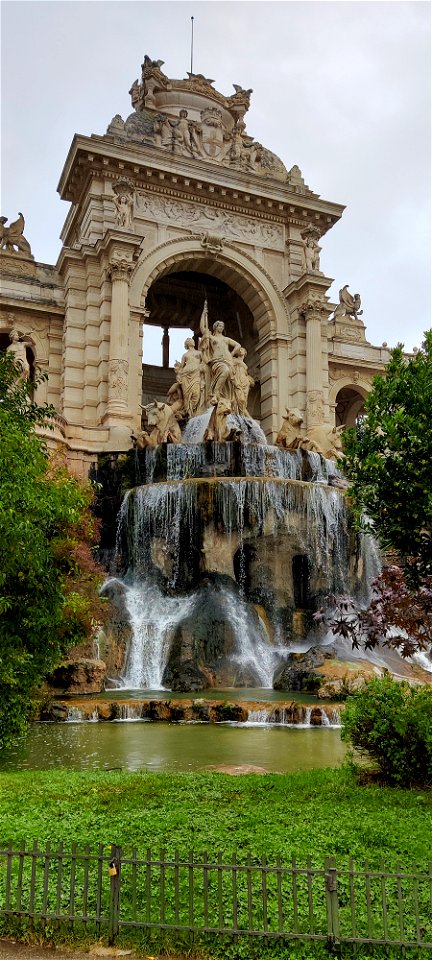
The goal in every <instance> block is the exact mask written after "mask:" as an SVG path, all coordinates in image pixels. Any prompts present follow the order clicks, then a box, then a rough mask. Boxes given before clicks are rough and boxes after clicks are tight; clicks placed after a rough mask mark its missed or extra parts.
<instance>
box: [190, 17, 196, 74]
mask: <svg viewBox="0 0 432 960" xmlns="http://www.w3.org/2000/svg"><path fill="white" fill-rule="evenodd" d="M194 19H195V18H194V17H191V68H190V72H191V74H192V73H193V41H194V36H193V28H194Z"/></svg>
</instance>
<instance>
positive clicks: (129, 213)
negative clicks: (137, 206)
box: [113, 180, 134, 228]
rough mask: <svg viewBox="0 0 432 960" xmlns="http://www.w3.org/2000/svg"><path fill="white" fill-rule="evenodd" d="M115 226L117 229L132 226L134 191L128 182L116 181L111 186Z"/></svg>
mask: <svg viewBox="0 0 432 960" xmlns="http://www.w3.org/2000/svg"><path fill="white" fill-rule="evenodd" d="M113 193H114V206H115V208H116V224H117V226H118V227H128V228H130V227H131V226H132V217H133V205H134V189H133V186H132V184H131V183H130V181H129V180H118V181H117V183H115V184H114V185H113Z"/></svg>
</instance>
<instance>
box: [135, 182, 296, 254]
mask: <svg viewBox="0 0 432 960" xmlns="http://www.w3.org/2000/svg"><path fill="white" fill-rule="evenodd" d="M135 215H136V216H141V217H144V218H145V219H148V220H156V221H158V222H162V223H167V224H172V223H175V224H176V225H179V226H182V227H189V228H195V227H197V228H202V230H203V231H204V232H206V231H208V232H209V233H211V234H212V235H215V234H220V235H223V236H224V237H228V238H230V239H232V240H241V241H243V242H244V243H253V244H258V245H259V246H271V247H273V248H276V249H278V250H282V249H283V247H284V232H283V227H282V226H279V225H278V224H272V223H262V222H261V221H259V220H255V219H253V218H252V217H244V216H242V215H241V214H233V213H230V212H229V211H226V210H220V209H217V208H216V207H212V206H210V205H202V204H195V203H189V202H188V201H185V202H180V201H178V200H174V199H171V198H170V197H157V196H154V195H153V194H148V193H144V192H143V191H137V194H136V200H135Z"/></svg>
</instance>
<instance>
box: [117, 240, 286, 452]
mask: <svg viewBox="0 0 432 960" xmlns="http://www.w3.org/2000/svg"><path fill="white" fill-rule="evenodd" d="M213 240H214V241H215V242H214V245H213V246H212V247H211V248H210V246H209V242H208V241H207V240H206V238H203V237H202V236H189V237H183V238H182V239H173V240H169V241H167V242H166V243H164V244H161V245H160V246H159V247H157V248H156V249H153V250H152V252H151V253H150V254H148V255H147V256H143V257H142V258H141V260H140V261H139V263H138V264H137V266H136V268H135V271H134V274H133V277H132V280H131V285H130V306H131V313H132V315H136V316H137V317H142V316H143V313H144V316H145V321H144V323H149V322H150V323H152V322H156V323H157V325H158V326H161V327H162V330H165V329H166V328H169V326H179V327H181V328H183V329H184V330H185V334H186V335H189V334H188V331H189V330H192V331H193V333H195V334H196V335H197V334H198V332H199V319H200V316H201V312H202V307H203V303H204V298H205V296H206V295H207V296H208V299H209V320H210V324H212V323H213V322H214V320H215V319H217V318H218V319H219V318H221V319H223V320H224V323H225V325H226V333H227V335H228V336H231V337H232V338H233V339H236V340H239V341H240V342H241V343H242V345H243V346H244V347H245V348H246V350H247V351H248V357H247V363H248V367H249V369H250V370H251V371H252V375H253V376H254V377H255V379H256V381H257V384H256V387H255V388H254V390H253V391H252V392H251V409H250V412H251V414H252V415H253V416H255V417H256V418H257V419H260V420H261V422H262V426H263V429H264V430H265V431H266V432H267V433H268V434H271V433H272V431H274V432H277V429H278V427H279V423H280V420H281V418H282V416H283V412H284V402H286V400H285V398H284V401H283V402H282V400H281V401H280V402H279V397H277V400H276V401H274V398H273V400H272V399H271V398H272V393H273V392H275V391H276V385H277V383H278V382H280V379H281V377H282V376H283V375H285V376H286V373H285V371H286V366H287V363H288V361H289V356H288V350H289V348H288V341H289V339H290V337H289V320H288V310H287V305H286V301H285V300H284V298H283V295H282V293H281V291H279V290H278V288H277V287H276V285H275V284H274V282H273V280H272V278H271V277H270V275H269V274H268V273H267V272H266V271H265V269H264V268H263V267H262V266H261V265H260V264H258V263H257V262H256V261H255V260H254V259H253V257H252V256H250V255H249V254H248V253H246V252H245V251H244V250H241V249H240V248H239V247H238V245H237V244H235V243H233V242H230V241H225V240H222V239H219V238H213ZM173 301H176V306H177V307H179V309H178V311H177V314H176V311H175V310H173V314H172V316H171V317H169V316H168V314H169V312H170V310H169V308H170V304H171V306H172V305H173ZM213 311H214V314H213ZM221 312H222V313H225V314H226V315H225V316H223V317H220V314H221ZM167 320H170V323H169V324H168V323H167V322H165V321H167ZM161 321H163V322H161ZM173 321H174V322H173ZM179 321H180V322H179ZM167 333H168V335H169V329H168V330H167ZM144 335H145V326H144ZM137 346H138V343H137ZM143 355H144V358H145V344H144V351H143ZM165 361H166V354H165ZM281 364H283V366H284V370H282V366H281ZM264 365H266V366H267V370H266V376H265V383H263V379H264V378H263V377H262V370H263V367H264ZM270 365H271V368H270ZM267 371H268V372H267ZM146 373H147V384H146V388H145V390H144V397H145V400H146V401H147V397H148V395H149V394H150V393H151V392H153V396H155V395H156V396H158V392H157V391H156V392H155V387H157V386H158V385H159V387H160V389H161V390H162V389H163V396H166V389H165V388H168V387H169V386H170V384H171V383H172V381H173V379H174V375H173V371H172V368H170V364H169V363H168V366H165V370H164V364H163V362H162V363H161V367H160V368H158V372H157V373H156V370H155V368H153V374H152V371H146ZM254 392H255V396H254V395H253V394H254ZM159 398H160V399H163V397H162V396H161V395H160V393H159ZM150 399H152V397H150ZM279 408H280V409H279ZM267 410H268V411H269V412H268V413H267ZM264 421H265V422H264Z"/></svg>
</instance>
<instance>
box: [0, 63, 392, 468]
mask: <svg viewBox="0 0 432 960" xmlns="http://www.w3.org/2000/svg"><path fill="white" fill-rule="evenodd" d="M163 66H164V64H163V61H161V60H151V59H150V58H149V57H148V56H146V57H145V58H144V63H143V64H142V72H141V76H140V78H139V79H137V80H135V81H134V83H133V84H132V87H131V90H130V95H131V101H132V113H131V114H130V116H129V117H127V119H126V120H123V118H122V117H121V116H119V115H116V116H114V117H113V119H112V120H111V122H110V123H109V126H108V128H107V131H106V133H105V134H102V135H92V136H90V137H88V136H81V135H79V134H77V135H75V137H74V138H73V141H72V144H71V147H70V150H69V154H68V156H67V159H66V163H65V166H64V169H63V172H62V174H61V177H60V183H59V186H58V190H59V193H60V196H61V197H62V198H63V199H64V200H65V201H68V202H69V203H70V209H69V213H68V215H67V217H66V221H65V224H64V228H63V231H62V234H61V239H62V249H61V252H60V256H59V259H58V262H57V264H56V265H55V266H53V265H48V264H44V263H39V262H37V260H36V259H35V258H34V256H33V254H32V251H31V247H30V244H29V238H26V237H25V236H24V231H25V223H24V217H23V215H22V214H19V216H18V218H17V219H15V220H13V222H12V223H9V225H8V220H7V218H5V217H2V218H1V241H0V247H1V249H0V271H1V304H0V306H1V315H0V348H3V349H10V350H11V351H12V352H14V353H15V355H17V354H18V352H19V351H20V352H21V354H22V353H23V351H24V354H25V357H26V361H27V365H28V369H29V371H30V373H29V375H33V373H34V371H35V370H37V369H39V370H41V371H43V372H46V373H47V374H48V379H47V380H46V381H45V382H43V383H41V384H40V385H39V386H38V387H37V390H36V393H37V399H38V400H39V401H40V402H43V401H45V400H47V401H49V402H51V403H53V404H54V406H55V408H56V410H57V412H58V417H57V424H56V433H55V438H56V440H57V441H58V442H62V443H63V444H64V445H65V449H66V452H67V457H68V460H69V462H70V464H71V466H72V468H73V469H75V470H76V471H77V472H79V473H81V474H82V475H86V474H87V472H88V469H89V466H90V465H91V464H92V463H94V462H95V460H96V459H97V457H98V455H99V454H102V453H108V452H116V451H125V450H128V449H130V447H131V445H132V443H133V439H132V437H136V436H137V435H138V433H139V431H140V430H141V429H142V427H143V408H145V407H146V405H147V404H148V403H149V402H150V401H153V400H154V399H156V400H158V401H160V402H165V401H166V400H167V396H168V395H169V391H170V389H171V388H172V387H173V384H174V383H175V381H176V370H175V369H174V366H173V358H172V357H171V356H170V332H171V331H172V330H173V328H178V329H181V330H183V331H184V335H185V339H186V338H189V339H192V340H193V341H194V349H195V350H198V353H199V351H200V344H201V340H202V336H203V334H202V317H203V308H204V304H206V310H207V317H208V324H209V329H211V327H212V325H213V324H214V323H219V324H220V323H221V322H223V324H224V335H226V337H228V338H230V339H231V340H232V341H235V342H236V343H237V344H241V345H242V348H243V359H244V362H245V364H247V372H248V375H249V377H250V388H249V397H248V412H249V413H250V415H251V416H252V417H253V418H255V419H257V420H258V421H259V423H260V424H261V427H262V429H263V430H264V432H265V434H266V436H267V438H268V439H269V440H270V441H274V440H275V438H276V436H277V435H278V433H279V432H280V428H281V424H282V423H283V421H284V417H285V418H286V411H287V409H288V410H289V411H292V410H295V411H296V416H297V417H298V418H300V420H299V422H300V421H301V422H302V424H303V427H302V429H303V430H304V431H306V433H307V432H308V431H309V432H310V431H312V430H313V429H314V428H316V427H320V426H324V427H329V429H330V428H333V427H334V426H335V425H336V426H338V425H341V424H344V423H354V422H355V419H356V416H357V415H358V414H359V412H360V411H361V409H362V405H363V402H364V398H365V396H366V395H367V393H368V391H369V390H370V387H371V382H372V378H373V376H374V375H376V374H377V373H380V372H382V370H383V368H384V365H385V363H386V362H387V360H388V356H389V354H388V351H387V349H386V346H385V345H384V346H383V347H375V346H372V345H371V344H370V343H369V342H368V341H367V340H366V335H365V326H364V322H363V319H362V313H363V312H362V309H361V301H360V297H359V295H358V294H355V293H351V291H350V288H349V284H348V283H347V282H346V281H347V278H345V277H343V278H340V288H341V290H340V297H339V303H338V304H334V303H331V302H330V300H329V296H328V290H329V288H330V286H331V284H332V282H333V281H332V279H331V278H329V277H327V276H325V275H324V273H323V272H322V270H321V268H320V251H321V249H322V246H323V244H324V243H325V235H326V233H327V231H328V230H329V229H330V228H331V227H333V226H334V225H335V224H336V223H337V221H338V220H339V219H340V217H341V216H342V213H343V209H344V208H343V207H342V206H341V205H340V204H337V203H333V202H330V201H328V200H323V199H321V197H320V196H319V195H318V194H317V193H314V192H313V190H312V189H310V188H309V187H308V186H307V185H306V183H305V182H304V179H303V176H302V173H301V171H300V169H299V167H298V166H296V165H295V164H294V165H291V166H290V167H289V169H288V168H287V167H286V166H285V165H284V163H283V162H282V160H280V159H279V157H277V156H276V155H275V154H274V153H272V152H271V150H270V149H268V148H267V147H265V146H263V145H262V144H261V143H259V142H258V141H257V140H256V139H255V138H254V136H253V135H252V134H249V132H248V131H247V128H246V121H245V117H246V114H247V111H248V108H249V103H250V97H251V94H252V91H251V90H246V89H243V88H242V87H240V86H238V85H234V92H233V93H232V94H228V95H226V94H223V93H220V92H219V91H218V90H217V89H215V86H214V81H213V80H211V79H208V78H207V77H204V76H203V75H201V74H191V73H190V74H188V75H187V78H186V79H183V80H172V79H169V77H168V76H167V74H166V73H165V72H164V70H163ZM11 219H13V218H12V217H11ZM30 240H31V238H30ZM348 279H349V278H348ZM365 300H366V301H367V292H366V293H365ZM152 326H153V327H154V326H156V327H158V328H160V331H161V338H162V344H161V360H160V364H159V365H157V366H155V365H150V364H149V363H148V362H147V358H146V338H148V336H149V330H150V328H151V327H152ZM190 349H192V348H191V347H190ZM244 351H246V353H245V352H244ZM144 426H145V423H144Z"/></svg>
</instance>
